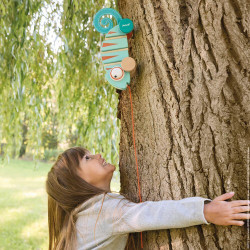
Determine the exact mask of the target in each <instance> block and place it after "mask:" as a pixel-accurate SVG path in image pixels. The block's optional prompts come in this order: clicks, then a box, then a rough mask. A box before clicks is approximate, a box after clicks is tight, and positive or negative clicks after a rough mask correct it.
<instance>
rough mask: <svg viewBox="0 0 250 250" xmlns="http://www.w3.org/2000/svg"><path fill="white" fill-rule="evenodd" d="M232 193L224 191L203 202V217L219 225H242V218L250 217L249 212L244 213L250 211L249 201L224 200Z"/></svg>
mask: <svg viewBox="0 0 250 250" xmlns="http://www.w3.org/2000/svg"><path fill="white" fill-rule="evenodd" d="M233 195H234V193H226V194H223V195H220V196H218V197H216V198H215V199H214V200H212V201H211V202H210V203H207V204H205V205H204V216H205V219H206V220H207V221H208V222H210V223H213V224H216V225H221V226H230V225H234V226H243V225H244V221H242V220H247V219H250V214H247V213H244V212H247V211H250V201H249V200H236V201H225V200H227V199H230V198H231V197H232V196H233Z"/></svg>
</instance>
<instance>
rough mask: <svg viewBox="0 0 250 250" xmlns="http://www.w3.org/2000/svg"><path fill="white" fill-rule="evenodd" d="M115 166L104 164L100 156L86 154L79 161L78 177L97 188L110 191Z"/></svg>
mask: <svg viewBox="0 0 250 250" xmlns="http://www.w3.org/2000/svg"><path fill="white" fill-rule="evenodd" d="M114 171H115V166H114V165H111V164H109V163H106V162H105V160H104V159H103V158H102V156H101V155H100V154H96V155H91V153H90V152H89V151H88V153H87V154H86V155H85V156H84V157H83V158H82V159H81V161H80V173H79V176H80V177H81V178H82V179H84V180H85V181H87V182H88V183H90V184H92V185H93V186H96V187H98V188H101V189H104V190H107V191H110V182H111V179H112V176H113V173H114Z"/></svg>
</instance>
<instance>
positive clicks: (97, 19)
mask: <svg viewBox="0 0 250 250" xmlns="http://www.w3.org/2000/svg"><path fill="white" fill-rule="evenodd" d="M103 15H112V16H113V17H114V18H115V19H116V22H117V24H118V23H119V22H120V21H121V20H122V16H121V15H120V14H119V12H117V11H116V10H114V9H111V8H104V9H102V10H100V11H98V12H97V13H96V15H95V16H94V20H93V25H94V26H95V28H96V30H97V31H98V32H100V33H104V34H106V33H108V32H109V30H111V29H112V28H113V21H112V20H111V19H110V18H108V17H105V18H103V19H102V20H101V22H100V19H101V17H102V16H103ZM101 24H102V25H104V26H106V25H108V27H106V28H104V27H102V26H101Z"/></svg>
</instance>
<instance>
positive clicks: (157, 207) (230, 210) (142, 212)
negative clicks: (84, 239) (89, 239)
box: [109, 193, 250, 234]
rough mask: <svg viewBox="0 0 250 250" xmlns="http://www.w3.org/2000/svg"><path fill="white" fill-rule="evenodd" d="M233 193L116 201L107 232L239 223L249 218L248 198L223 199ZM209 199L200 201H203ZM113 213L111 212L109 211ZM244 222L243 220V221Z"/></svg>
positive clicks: (119, 232)
mask: <svg viewBox="0 0 250 250" xmlns="http://www.w3.org/2000/svg"><path fill="white" fill-rule="evenodd" d="M232 196H233V195H230V194H229V193H226V194H223V195H221V196H219V197H217V198H215V199H214V200H211V199H207V198H202V197H189V198H185V199H181V200H162V201H145V202H142V203H133V202H130V201H128V200H122V202H120V203H119V204H116V207H115V209H114V210H115V211H114V210H113V209H112V210H111V211H110V212H111V214H113V216H112V221H111V223H109V224H110V225H111V228H110V230H111V234H124V233H130V232H141V231H149V230H160V229H169V228H184V227H190V226H195V225H200V224H207V225H209V224H210V223H213V224H217V225H238V226H241V225H242V223H243V222H242V221H239V220H245V219H249V218H250V215H249V214H244V213H241V212H245V211H249V206H244V205H247V204H249V201H248V200H247V201H246V200H245V201H243V200H238V201H231V202H226V201H224V200H226V199H230V198H231V197H232ZM205 201H207V202H209V201H210V202H209V203H208V204H204V202H205ZM113 212H114V213H113ZM243 224H244V223H243Z"/></svg>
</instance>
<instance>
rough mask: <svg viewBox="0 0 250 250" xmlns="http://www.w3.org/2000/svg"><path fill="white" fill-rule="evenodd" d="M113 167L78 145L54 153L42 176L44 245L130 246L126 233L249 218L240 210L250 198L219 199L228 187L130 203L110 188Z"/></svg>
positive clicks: (63, 248) (62, 248)
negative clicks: (216, 192) (213, 194)
mask: <svg viewBox="0 0 250 250" xmlns="http://www.w3.org/2000/svg"><path fill="white" fill-rule="evenodd" d="M114 171H115V166H114V165H112V164H109V163H106V162H105V160H104V159H103V158H102V157H101V155H100V154H96V155H91V153H90V152H89V151H88V150H87V149H84V148H82V147H73V148H70V149H67V150H66V151H64V152H63V153H62V154H60V155H59V156H58V158H57V160H56V162H55V164H54V165H53V166H52V168H51V170H50V171H49V173H48V176H47V180H46V191H47V193H48V224H49V250H52V249H56V250H74V249H78V250H83V249H84V250H85V249H107V250H112V249H114V250H117V249H119V250H120V249H125V248H127V249H132V248H131V246H130V244H132V243H134V242H132V241H129V240H128V238H130V237H128V236H129V233H133V232H141V231H147V230H160V229H168V228H184V227H190V226H195V225H200V224H207V225H209V224H210V223H213V224H216V225H223V226H227V225H235V226H242V225H243V224H244V222H243V221H242V220H246V219H249V214H246V213H242V212H246V211H249V205H248V204H249V202H250V201H249V200H236V201H231V202H226V201H224V200H227V199H230V198H231V197H232V196H233V194H231V193H226V194H223V195H221V196H218V197H217V198H215V199H214V200H213V201H212V200H211V199H207V198H202V197H189V198H185V199H181V200H162V201H145V202H142V203H134V202H132V201H130V200H128V199H126V198H125V196H123V195H121V193H114V192H111V190H110V182H111V179H112V176H113V172H114ZM206 202H208V204H204V203H206ZM130 236H132V234H130ZM131 239H132V238H131ZM126 244H127V245H126ZM134 248H135V246H134Z"/></svg>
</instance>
